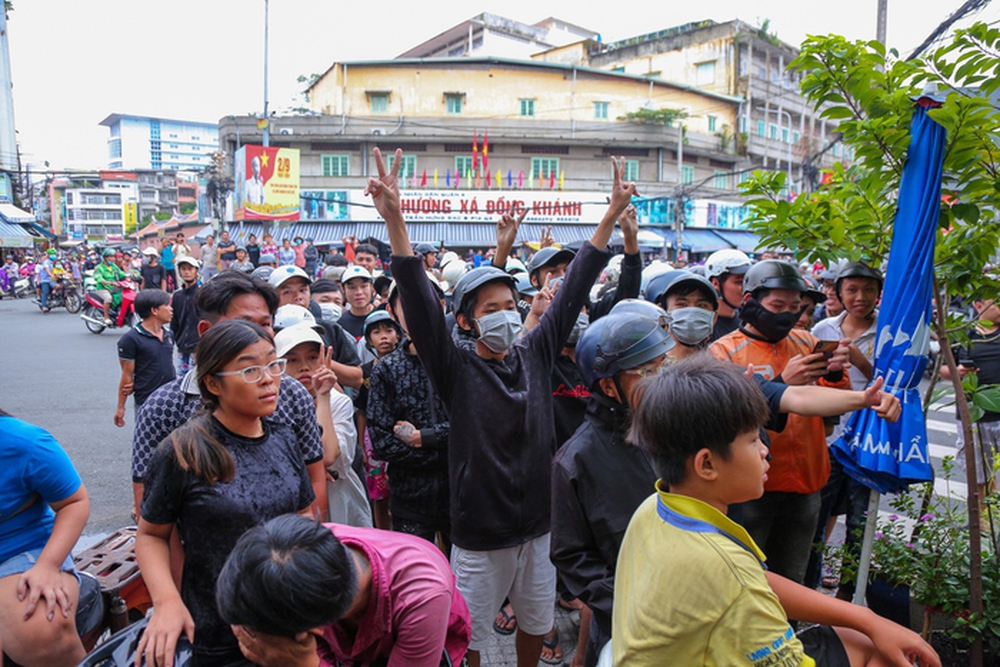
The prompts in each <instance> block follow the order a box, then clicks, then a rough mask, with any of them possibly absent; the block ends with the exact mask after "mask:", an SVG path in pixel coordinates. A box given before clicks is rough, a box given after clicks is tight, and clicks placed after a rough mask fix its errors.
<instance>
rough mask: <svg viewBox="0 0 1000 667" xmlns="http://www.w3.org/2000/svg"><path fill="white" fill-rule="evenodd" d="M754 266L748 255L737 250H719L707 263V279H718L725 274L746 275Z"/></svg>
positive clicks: (710, 256) (709, 257)
mask: <svg viewBox="0 0 1000 667" xmlns="http://www.w3.org/2000/svg"><path fill="white" fill-rule="evenodd" d="M751 266H753V261H752V260H751V259H750V258H749V257H748V256H747V254H746V253H744V252H740V251H739V250H736V249H735V248H726V249H725V250H717V251H715V252H713V253H712V254H711V255H709V256H708V259H707V260H706V261H705V277H706V278H709V279H711V278H718V277H719V276H721V275H722V274H724V273H735V274H744V273H746V272H747V271H749V270H750V267H751Z"/></svg>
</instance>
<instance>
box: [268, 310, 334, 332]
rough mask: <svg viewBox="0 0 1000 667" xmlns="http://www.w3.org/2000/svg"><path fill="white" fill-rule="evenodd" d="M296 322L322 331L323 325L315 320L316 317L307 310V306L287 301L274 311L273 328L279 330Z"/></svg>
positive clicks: (292, 325)
mask: <svg viewBox="0 0 1000 667" xmlns="http://www.w3.org/2000/svg"><path fill="white" fill-rule="evenodd" d="M296 324H306V325H308V326H310V327H312V328H314V329H316V330H317V331H320V332H322V331H323V327H322V326H321V325H320V324H319V323H317V322H316V318H315V317H313V314H312V313H310V312H309V309H308V308H303V307H302V306H297V305H295V304H294V303H288V304H285V305H284V306H282V307H281V308H278V310H277V311H275V313H274V330H275V331H281V330H282V329H287V328H288V327H294V326H295V325H296Z"/></svg>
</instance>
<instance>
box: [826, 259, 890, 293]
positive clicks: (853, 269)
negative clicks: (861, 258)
mask: <svg viewBox="0 0 1000 667" xmlns="http://www.w3.org/2000/svg"><path fill="white" fill-rule="evenodd" d="M844 278H871V279H872V280H874V281H876V282H877V283H878V290H879V291H882V282H883V279H882V274H881V273H879V272H878V271H876V270H875V269H873V268H871V267H870V266H868V265H867V264H865V263H864V262H844V263H843V264H841V265H840V268H839V269H838V270H837V277H836V279H835V280H836V282H834V284H833V289H834V291H835V292H836V293H837V300H840V286H841V284H842V283H843V282H844Z"/></svg>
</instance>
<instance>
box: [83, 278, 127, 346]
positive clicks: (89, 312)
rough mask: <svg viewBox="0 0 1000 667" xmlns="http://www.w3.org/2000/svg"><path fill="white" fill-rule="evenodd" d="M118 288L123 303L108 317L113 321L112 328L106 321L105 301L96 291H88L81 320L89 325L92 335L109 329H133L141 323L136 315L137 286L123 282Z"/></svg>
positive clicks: (110, 311)
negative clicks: (120, 289) (120, 291)
mask: <svg viewBox="0 0 1000 667" xmlns="http://www.w3.org/2000/svg"><path fill="white" fill-rule="evenodd" d="M118 286H119V287H121V288H122V302H121V305H120V306H119V307H118V308H117V309H115V308H111V309H110V310H109V311H108V317H109V318H110V319H111V325H110V326H109V325H108V324H107V323H106V322H105V321H104V301H102V300H101V297H99V296H97V292H96V291H90V290H88V291H87V296H86V300H85V303H84V306H83V312H82V313H80V319H82V320H83V323H84V324H86V325H87V330H88V331H90V333H92V334H99V333H101V332H102V331H104V330H105V329H108V328H110V329H118V328H121V327H127V328H129V329H131V328H132V327H134V326H135V325H136V324H138V323H139V318H138V316H137V315H136V313H135V295H136V289H135V284H134V283H132V282H130V281H127V280H123V281H121V282H119V283H118Z"/></svg>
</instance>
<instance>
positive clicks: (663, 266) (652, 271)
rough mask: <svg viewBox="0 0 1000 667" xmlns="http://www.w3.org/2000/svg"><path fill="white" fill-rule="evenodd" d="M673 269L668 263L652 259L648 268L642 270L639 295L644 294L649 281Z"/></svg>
mask: <svg viewBox="0 0 1000 667" xmlns="http://www.w3.org/2000/svg"><path fill="white" fill-rule="evenodd" d="M673 269H674V267H673V265H671V264H670V262H664V261H663V260H662V259H654V260H653V261H652V262H650V264H649V266H647V267H646V268H644V269H643V270H642V283H641V286H640V288H639V294H645V293H646V286H647V285H649V281H650V280H652V279H653V278H655V277H656V276H658V275H660V274H662V273H666V272H667V271H673Z"/></svg>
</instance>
